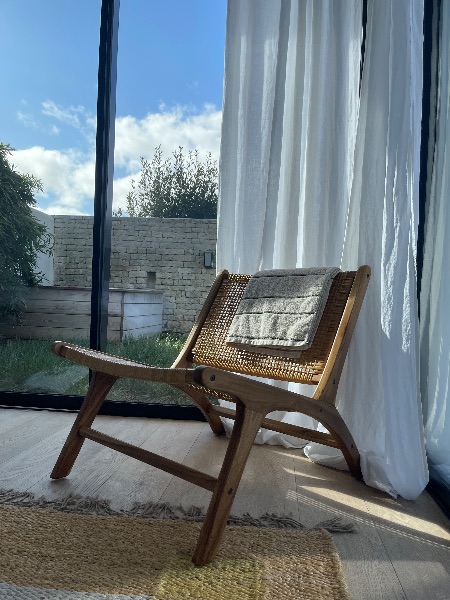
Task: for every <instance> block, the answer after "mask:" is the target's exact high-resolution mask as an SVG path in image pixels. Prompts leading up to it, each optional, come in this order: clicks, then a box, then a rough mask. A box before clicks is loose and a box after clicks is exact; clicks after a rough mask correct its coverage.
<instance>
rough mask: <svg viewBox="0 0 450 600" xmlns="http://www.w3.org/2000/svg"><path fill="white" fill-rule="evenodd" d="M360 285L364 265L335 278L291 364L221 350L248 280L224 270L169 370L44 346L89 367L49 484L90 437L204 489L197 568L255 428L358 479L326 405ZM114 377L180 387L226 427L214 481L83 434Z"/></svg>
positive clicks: (225, 510) (215, 541)
mask: <svg viewBox="0 0 450 600" xmlns="http://www.w3.org/2000/svg"><path fill="white" fill-rule="evenodd" d="M369 278H370V268H369V267H368V266H362V267H360V268H359V269H358V270H357V271H349V272H345V273H341V274H339V275H338V276H337V277H336V278H335V280H334V282H333V286H332V290H331V291H330V297H329V300H328V302H327V305H326V307H325V310H324V314H323V317H322V320H321V323H320V325H319V330H318V332H317V334H316V338H317V342H316V341H315V342H314V344H313V347H312V348H311V350H310V351H306V352H305V353H303V354H302V357H301V358H300V359H297V360H295V359H291V358H281V357H269V356H267V355H261V354H256V353H248V352H246V351H242V350H238V349H228V348H227V346H226V344H225V341H224V340H225V338H226V332H227V329H228V326H229V323H230V319H231V318H232V315H233V313H234V311H235V308H236V306H237V304H238V301H239V298H240V297H241V296H242V293H243V290H244V289H245V285H246V284H247V282H248V280H249V276H245V275H231V274H230V273H228V272H227V271H222V272H220V273H219V274H218V275H217V277H216V280H215V282H214V284H213V286H212V288H211V291H210V293H209V295H208V297H207V299H206V301H205V304H204V306H203V308H202V310H201V312H200V315H199V317H198V319H197V322H196V324H195V325H194V327H193V329H192V331H191V333H190V335H189V337H188V339H187V341H186V343H185V345H184V347H183V349H182V351H181V352H180V354H179V356H178V358H177V359H176V361H175V363H174V364H173V365H172V367H171V368H168V369H164V368H159V367H152V366H149V365H146V364H141V363H138V362H135V361H131V360H128V359H125V358H119V357H115V356H112V355H108V354H104V353H102V352H98V351H94V350H89V349H86V348H82V347H79V346H76V345H73V344H69V343H65V342H55V343H54V344H53V346H52V350H53V352H54V353H55V354H57V355H58V356H62V357H65V358H67V359H69V360H72V361H74V362H76V363H79V364H81V365H84V366H86V367H89V368H90V369H91V370H92V373H93V375H92V379H91V384H90V386H89V390H88V393H87V395H86V398H85V400H84V402H83V405H82V407H81V409H80V411H79V413H78V416H77V418H76V420H75V423H74V425H73V427H72V429H71V431H70V433H69V435H68V438H67V440H66V442H65V444H64V447H63V449H62V451H61V454H60V456H59V458H58V460H57V462H56V464H55V467H54V469H53V471H52V473H51V477H52V478H53V479H59V478H62V477H66V476H67V475H68V474H69V473H70V471H71V469H72V466H73V464H74V462H75V460H76V458H77V456H78V454H79V452H80V450H81V447H82V445H83V442H84V440H85V439H90V440H93V441H95V442H98V443H99V444H102V445H104V446H107V447H109V448H112V449H114V450H117V451H119V452H122V453H124V454H126V455H128V456H131V457H133V458H136V459H137V460H140V461H143V462H145V463H147V464H149V465H152V466H154V467H157V468H159V469H162V470H164V471H167V472H168V473H171V474H173V475H175V476H177V477H181V478H182V479H185V480H186V481H189V482H191V483H194V484H195V485H198V486H200V487H203V488H205V489H207V490H209V491H211V492H212V498H211V501H210V504H209V507H208V511H207V514H206V518H205V521H204V523H203V527H202V529H201V532H200V536H199V539H198V541H197V545H196V549H195V552H194V556H193V561H194V563H195V564H196V565H197V566H202V565H205V564H207V563H209V562H210V561H211V560H212V559H213V558H214V556H215V554H216V552H217V549H218V547H219V545H220V542H221V539H222V536H223V533H224V531H225V527H226V523H227V519H228V516H229V514H230V510H231V505H232V503H233V500H234V497H235V494H236V491H237V488H238V486H239V482H240V480H241V476H242V473H243V471H244V467H245V465H246V462H247V458H248V455H249V453H250V450H251V448H252V445H253V442H254V440H255V437H256V434H257V432H258V430H259V429H260V428H261V427H264V428H266V429H271V430H274V431H278V432H281V433H286V434H288V435H292V436H296V437H300V438H304V439H309V440H311V441H316V442H319V443H321V444H325V445H328V446H332V447H335V448H339V449H340V450H341V451H342V453H343V455H344V457H345V460H346V462H347V464H348V467H349V470H350V472H351V473H352V475H353V476H354V477H357V478H361V469H360V461H359V452H358V449H357V447H356V444H355V441H354V439H353V437H352V435H351V433H350V431H349V429H348V427H347V426H346V424H345V423H344V421H343V419H342V417H341V416H340V414H339V412H338V411H337V409H336V407H335V401H336V392H337V388H338V384H339V379H340V376H341V373H342V368H343V366H344V362H345V358H346V355H347V351H348V347H349V344H350V340H351V337H352V334H353V331H354V328H355V325H356V321H357V318H358V314H359V311H360V308H361V305H362V302H363V299H364V295H365V292H366V289H367V285H368V282H369ZM236 290H237V291H236ZM224 315H225V316H224ZM195 365H199V366H195ZM247 375H256V376H261V377H270V378H271V379H279V380H285V381H296V382H302V383H308V384H310V385H315V386H316V388H315V391H314V393H313V395H312V396H311V397H308V396H304V395H302V394H297V393H294V392H291V391H288V390H285V389H281V388H279V387H274V386H273V385H270V384H268V383H264V382H262V381H258V380H255V379H253V378H249V377H248V376H247ZM122 377H127V378H135V379H140V380H145V381H158V382H163V383H167V384H169V385H172V386H174V387H176V388H178V389H181V390H183V391H184V392H185V393H186V394H187V395H188V396H189V397H190V398H191V399H192V400H193V401H194V402H195V403H196V404H197V405H198V407H199V408H200V410H201V411H202V412H203V414H204V416H205V418H206V419H207V421H208V423H209V425H210V426H211V429H212V431H213V432H214V433H216V434H221V433H223V432H224V427H223V424H222V421H221V418H220V417H227V418H232V419H234V420H235V423H234V427H233V432H232V435H231V438H230V441H229V444H228V448H227V452H226V455H225V458H224V462H223V465H222V467H221V470H220V473H219V475H218V477H213V476H211V475H208V474H206V473H202V472H200V471H198V470H196V469H192V468H190V467H187V466H185V465H183V464H181V463H178V462H176V461H173V460H169V459H167V458H165V457H163V456H160V455H158V454H155V453H153V452H149V451H147V450H143V449H142V448H138V447H136V446H133V445H132V444H128V443H126V442H123V441H120V440H117V439H115V438H112V437H110V436H108V435H105V434H103V433H101V432H99V431H96V430H95V429H93V428H92V427H91V426H92V424H93V421H94V419H95V417H96V415H97V413H98V411H99V409H100V407H101V405H102V403H103V401H104V399H105V398H106V396H107V394H108V392H109V391H110V389H111V388H112V386H113V385H114V383H115V382H116V381H117V379H119V378H122ZM211 397H220V398H226V399H229V400H231V401H232V402H234V403H235V404H236V410H230V409H226V408H224V407H221V406H219V405H217V404H215V403H212V402H211ZM275 410H282V411H293V412H301V413H304V414H306V415H309V416H311V417H313V418H314V419H316V420H317V421H319V422H320V423H322V424H323V425H324V426H325V427H326V429H327V430H328V431H329V433H322V432H318V431H313V430H310V429H307V428H303V427H298V426H296V425H289V424H286V423H281V422H279V421H275V420H273V419H269V418H267V414H268V413H270V412H272V411H275Z"/></svg>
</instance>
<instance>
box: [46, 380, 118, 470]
mask: <svg viewBox="0 0 450 600" xmlns="http://www.w3.org/2000/svg"><path fill="white" fill-rule="evenodd" d="M116 381H117V377H112V376H111V375H106V374H105V373H98V372H94V373H93V374H92V379H91V383H90V386H89V390H88V393H87V394H86V398H85V400H84V402H83V404H82V406H81V409H80V412H79V413H78V416H77V418H76V420H75V423H74V424H73V426H72V429H71V430H70V433H69V435H68V437H67V439H66V442H65V444H64V446H63V449H62V450H61V453H60V455H59V458H58V460H57V461H56V464H55V466H54V467H53V471H52V473H51V475H50V477H51V478H52V479H60V478H62V477H67V475H68V474H69V473H70V471H71V469H72V467H73V464H74V462H75V460H76V458H77V456H78V454H79V453H80V450H81V447H82V446H83V443H84V437H82V436H81V435H79V433H78V432H79V430H80V427H90V426H91V425H92V423H93V422H94V419H95V417H96V416H97V413H98V411H99V410H100V407H101V405H102V404H103V401H104V399H105V398H106V396H107V394H108V392H109V390H110V389H111V388H112V386H113V385H114V383H115V382H116Z"/></svg>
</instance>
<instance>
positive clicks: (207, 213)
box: [116, 146, 219, 219]
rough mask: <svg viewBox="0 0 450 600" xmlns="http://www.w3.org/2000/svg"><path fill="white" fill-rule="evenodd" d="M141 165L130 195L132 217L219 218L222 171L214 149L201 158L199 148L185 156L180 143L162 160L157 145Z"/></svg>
mask: <svg viewBox="0 0 450 600" xmlns="http://www.w3.org/2000/svg"><path fill="white" fill-rule="evenodd" d="M141 166H142V170H141V175H140V177H139V181H138V182H137V183H136V181H135V180H132V181H131V191H130V192H129V193H128V195H127V210H128V214H129V215H130V216H131V217H171V218H183V217H185V218H191V219H215V218H216V215H217V197H218V177H219V172H218V168H217V161H215V160H213V159H212V158H211V153H209V154H208V155H207V157H206V160H205V161H204V162H202V161H200V159H199V153H198V150H194V151H189V152H188V154H187V156H185V155H184V154H183V148H182V147H181V146H180V147H179V148H178V150H176V151H175V152H173V154H172V157H171V158H166V159H165V160H163V156H162V150H161V146H158V147H157V148H156V149H155V154H154V155H153V158H152V159H151V160H150V161H149V160H146V159H145V158H141ZM116 214H118V215H119V216H120V212H119V213H116Z"/></svg>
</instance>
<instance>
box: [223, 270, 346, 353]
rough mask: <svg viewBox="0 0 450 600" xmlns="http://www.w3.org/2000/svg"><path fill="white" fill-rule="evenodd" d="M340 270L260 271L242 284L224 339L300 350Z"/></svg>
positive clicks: (256, 347) (264, 348)
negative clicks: (239, 296) (240, 296)
mask: <svg viewBox="0 0 450 600" xmlns="http://www.w3.org/2000/svg"><path fill="white" fill-rule="evenodd" d="M339 272H340V270H339V269H337V268H335V267H317V268H310V269H274V270H270V271H259V272H258V273H256V274H255V275H253V277H252V278H251V279H250V281H249V282H248V284H247V287H246V288H245V292H244V295H243V297H242V300H241V301H240V303H239V306H238V309H237V311H236V314H235V316H234V318H233V321H232V323H231V326H230V329H229V331H228V337H227V340H226V342H227V343H228V344H230V345H233V346H237V347H239V348H244V349H247V350H250V351H251V352H259V353H264V354H275V355H281V356H298V355H300V353H301V352H302V351H304V350H306V349H308V348H309V347H310V346H311V344H312V342H313V340H314V336H315V334H316V331H317V327H318V325H319V323H320V319H321V317H322V314H323V310H324V308H325V304H326V302H327V299H328V295H329V292H330V287H331V284H332V282H333V278H334V277H335V276H336V275H337V273H339Z"/></svg>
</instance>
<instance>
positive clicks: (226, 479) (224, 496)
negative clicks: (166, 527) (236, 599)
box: [192, 404, 264, 567]
mask: <svg viewBox="0 0 450 600" xmlns="http://www.w3.org/2000/svg"><path fill="white" fill-rule="evenodd" d="M263 418H264V415H262V414H260V413H258V412H255V411H254V410H251V409H249V408H246V407H245V406H244V405H242V404H238V405H237V406H236V421H235V423H234V427H233V432H232V434H231V439H230V442H229V444H228V449H227V452H226V455H225V459H224V462H223V465H222V469H221V471H220V474H219V477H218V479H217V484H216V486H215V488H214V492H213V496H212V498H211V502H210V504H209V507H208V512H207V514H206V518H205V522H204V524H203V527H202V529H201V531H200V536H199V539H198V542H197V546H196V548H195V552H194V556H193V558H192V560H193V562H194V563H195V565H197V566H198V567H201V566H203V565H206V564H207V563H209V562H211V561H212V560H213V558H214V556H215V554H216V552H217V550H218V547H219V544H220V542H221V540H222V537H223V534H224V532H225V528H226V525H227V519H228V516H229V514H230V510H231V505H232V503H233V500H234V497H235V495H236V491H237V488H238V486H239V482H240V480H241V477H242V473H243V471H244V467H245V465H246V463H247V458H248V455H249V453H250V450H251V448H252V445H253V442H254V441H255V437H256V434H257V432H258V429H259V428H260V426H261V423H262V421H263Z"/></svg>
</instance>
